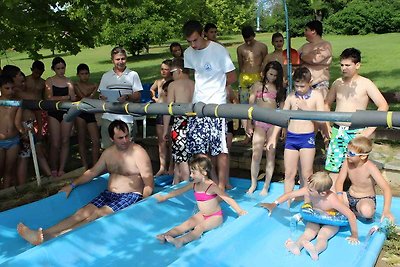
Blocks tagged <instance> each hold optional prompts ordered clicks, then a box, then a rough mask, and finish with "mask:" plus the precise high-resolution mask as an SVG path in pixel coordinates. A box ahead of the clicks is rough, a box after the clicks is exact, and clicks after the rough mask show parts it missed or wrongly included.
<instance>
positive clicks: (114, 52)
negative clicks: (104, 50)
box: [111, 46, 127, 59]
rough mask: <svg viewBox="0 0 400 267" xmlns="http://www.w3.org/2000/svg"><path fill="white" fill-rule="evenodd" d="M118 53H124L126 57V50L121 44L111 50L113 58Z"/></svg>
mask: <svg viewBox="0 0 400 267" xmlns="http://www.w3.org/2000/svg"><path fill="white" fill-rule="evenodd" d="M117 54H124V55H125V57H126V55H127V54H126V50H125V49H124V48H123V47H121V46H116V47H114V48H113V49H112V50H111V58H112V59H113V58H114V56H115V55H117Z"/></svg>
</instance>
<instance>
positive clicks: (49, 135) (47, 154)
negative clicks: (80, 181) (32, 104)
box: [0, 57, 100, 188]
mask: <svg viewBox="0 0 400 267" xmlns="http://www.w3.org/2000/svg"><path fill="white" fill-rule="evenodd" d="M65 68H66V63H65V61H64V60H63V59H62V58H61V57H55V58H54V59H53V61H52V65H51V69H52V70H53V71H54V72H55V75H54V76H52V77H49V78H48V79H46V80H44V79H42V78H41V76H42V74H43V72H44V69H45V66H44V64H43V62H41V61H35V62H33V64H32V68H31V70H32V74H31V75H29V76H27V77H25V75H24V74H23V72H22V71H21V70H20V69H19V68H18V67H17V66H14V65H6V66H4V68H3V69H2V72H1V76H0V87H1V88H0V89H1V96H0V99H1V100H5V101H9V100H43V99H45V100H55V101H60V102H62V101H75V100H80V99H81V98H83V97H91V96H93V94H94V93H95V92H96V89H97V85H96V84H93V83H91V82H90V81H89V75H90V73H89V67H88V66H87V65H86V64H80V65H79V66H78V67H77V75H78V78H79V79H78V81H77V82H75V83H73V82H72V81H71V80H70V79H68V78H67V77H66V76H65ZM0 112H2V114H5V116H4V119H3V120H2V122H1V124H0V177H3V179H2V182H1V184H0V188H7V187H9V186H11V185H21V184H24V183H25V182H26V179H27V176H28V171H27V170H28V159H29V157H31V156H32V150H31V145H34V146H35V150H36V154H37V159H38V163H39V166H40V169H41V171H42V173H43V174H44V175H46V176H52V177H60V176H62V175H63V174H64V169H65V165H66V162H67V159H68V155H69V149H70V147H69V140H70V137H71V130H72V126H73V123H72V122H67V121H65V120H64V114H65V112H64V111H59V110H55V111H48V112H46V111H32V110H29V109H22V108H18V107H10V106H7V105H5V106H0ZM76 126H77V130H78V140H79V152H80V154H81V159H82V165H83V166H84V168H85V169H88V168H89V165H90V164H89V160H88V157H87V155H86V153H87V150H86V136H87V134H86V129H88V132H89V135H90V139H91V142H92V162H96V161H97V159H98V158H99V156H100V145H99V134H98V127H97V122H96V119H95V116H94V114H88V113H82V114H81V115H80V116H79V117H78V118H77V119H76ZM29 134H31V135H32V136H33V137H34V138H33V139H34V143H33V144H31V143H30V141H29V138H28V135H29ZM47 143H48V144H49V148H48V147H47ZM15 177H17V179H15Z"/></svg>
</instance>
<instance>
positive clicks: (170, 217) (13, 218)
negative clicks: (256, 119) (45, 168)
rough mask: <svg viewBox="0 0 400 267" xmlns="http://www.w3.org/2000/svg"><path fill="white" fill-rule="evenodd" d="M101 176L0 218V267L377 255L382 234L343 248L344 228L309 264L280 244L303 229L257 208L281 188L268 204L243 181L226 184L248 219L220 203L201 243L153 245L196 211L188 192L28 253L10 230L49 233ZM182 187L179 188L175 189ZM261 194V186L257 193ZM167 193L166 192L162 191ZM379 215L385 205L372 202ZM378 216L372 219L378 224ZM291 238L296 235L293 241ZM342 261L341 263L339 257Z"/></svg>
mask: <svg viewBox="0 0 400 267" xmlns="http://www.w3.org/2000/svg"><path fill="white" fill-rule="evenodd" d="M106 178H107V176H103V177H100V178H99V179H97V180H95V181H93V182H92V183H90V184H87V185H84V186H80V187H78V188H77V190H76V191H75V190H74V192H73V194H71V196H70V199H68V200H66V199H65V195H64V194H62V193H61V194H57V195H55V196H51V197H49V198H46V199H43V200H40V201H38V202H35V203H31V204H28V205H25V206H22V207H18V208H15V209H12V210H9V211H5V212H2V213H0V264H3V265H4V266H27V265H28V266H97V265H98V266H115V265H118V266H168V265H171V266H189V265H190V266H265V265H268V266H296V267H297V266H299V264H303V265H304V266H332V264H334V265H339V264H342V265H343V266H373V265H374V263H375V261H376V259H377V257H378V255H379V252H380V250H381V248H382V245H383V241H384V240H385V235H384V234H383V233H379V232H378V233H375V234H374V235H373V236H372V237H371V238H370V239H369V241H368V242H364V241H365V239H366V236H367V233H368V231H369V229H370V228H371V227H372V226H373V225H374V224H364V223H361V222H358V226H359V235H360V240H361V242H362V244H361V245H359V246H351V245H348V244H347V242H346V241H345V237H346V236H348V235H349V231H348V230H347V229H343V230H341V232H340V233H339V234H338V235H336V236H335V237H334V238H332V239H331V240H330V241H329V245H328V249H327V250H326V251H325V252H323V253H322V254H321V255H320V260H319V261H318V262H313V261H312V260H311V259H310V257H309V256H308V255H307V254H306V253H305V252H304V251H303V252H302V254H301V255H300V256H294V255H291V254H290V253H288V252H287V251H286V249H285V247H284V242H285V240H286V239H287V238H288V237H290V236H291V235H292V238H297V237H298V236H299V235H300V234H301V232H302V230H303V229H304V225H303V224H301V223H300V225H299V226H298V230H297V231H296V232H295V233H294V234H292V233H291V232H290V229H289V220H290V218H291V216H292V215H293V214H295V213H297V211H298V207H299V205H297V207H294V208H293V209H291V210H290V211H289V210H288V209H287V208H285V207H286V205H281V206H280V207H279V208H278V209H277V210H276V212H274V214H273V216H271V217H269V216H268V215H267V212H266V211H265V210H264V209H262V208H259V207H257V206H256V204H257V203H259V202H260V201H273V200H275V199H276V197H277V196H279V195H280V194H281V193H282V192H283V185H282V184H278V183H273V184H271V190H270V193H269V195H268V196H267V197H261V196H259V195H258V193H259V191H256V193H255V194H253V196H248V195H246V194H245V191H246V189H247V188H248V186H249V180H244V179H231V181H232V182H231V183H232V184H233V186H234V187H235V188H234V189H233V190H229V191H228V193H229V194H230V195H231V196H232V197H233V198H234V199H235V200H236V201H237V202H238V203H239V204H240V205H241V206H242V207H243V208H244V209H246V210H247V211H248V212H249V214H248V215H246V216H243V217H240V218H237V216H236V214H235V212H234V211H233V210H232V209H231V208H230V207H229V206H228V205H226V204H222V208H223V211H224V224H223V225H222V226H221V227H219V228H217V229H214V230H212V231H209V232H207V233H206V234H204V235H203V237H202V238H201V239H199V240H196V241H193V242H191V243H189V244H187V245H186V246H184V247H183V248H181V249H175V247H173V246H172V245H170V244H160V243H159V242H158V240H157V239H156V238H155V235H156V234H159V233H162V232H164V231H166V230H168V229H169V228H171V227H173V226H175V225H177V224H179V223H181V222H183V221H184V220H186V219H187V218H188V217H190V216H191V215H192V214H194V213H195V212H196V209H195V202H194V199H193V193H192V192H187V193H185V194H183V195H181V196H179V197H177V198H174V199H170V200H168V201H166V202H164V203H156V200H155V199H154V198H153V197H150V198H147V199H145V200H143V201H141V202H139V203H137V204H135V205H133V206H131V207H129V208H127V209H125V210H123V211H120V212H117V213H115V214H112V215H110V216H107V217H104V218H101V219H98V220H97V221H95V222H92V223H89V224H87V225H85V226H83V227H80V228H78V229H76V230H74V231H71V232H69V233H67V234H65V235H63V236H60V237H58V238H55V239H53V240H50V241H48V242H45V243H44V244H42V245H40V246H36V247H33V246H31V245H29V244H27V243H26V242H25V241H24V240H22V239H21V238H20V237H19V236H18V234H17V232H16V230H15V227H16V225H17V223H18V222H20V221H22V222H24V223H25V224H27V225H28V226H29V227H32V228H38V227H44V228H46V227H48V226H50V225H52V224H54V223H55V222H57V221H59V220H60V219H62V218H64V217H65V216H69V215H71V214H72V213H73V212H74V211H75V210H76V209H78V208H80V207H81V206H83V205H84V204H86V203H87V202H88V201H90V199H92V198H93V197H94V196H95V195H97V194H98V193H99V192H100V191H102V190H103V189H104V188H105V187H106V183H107V180H106ZM180 186H182V185H181V184H180V185H178V187H180ZM259 188H261V186H260V187H259ZM165 190H166V191H168V190H170V189H169V188H166V189H165ZM377 201H378V208H377V210H378V211H379V212H380V211H381V210H382V204H383V199H382V197H380V196H378V198H377ZM399 205H400V200H399V199H398V198H394V199H393V202H392V207H393V208H392V211H393V212H395V216H396V218H400V210H399V209H396V208H395V207H399ZM379 216H380V214H379V213H378V214H377V215H376V217H377V218H378V217H379ZM293 235H294V236H293ZM338 255H340V257H339V256H338Z"/></svg>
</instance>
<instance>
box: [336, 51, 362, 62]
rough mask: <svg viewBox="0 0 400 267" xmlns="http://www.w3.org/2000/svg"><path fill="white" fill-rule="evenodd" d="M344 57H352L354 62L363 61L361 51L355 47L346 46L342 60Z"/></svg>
mask: <svg viewBox="0 0 400 267" xmlns="http://www.w3.org/2000/svg"><path fill="white" fill-rule="evenodd" d="M342 59H351V61H353V63H355V64H357V63H359V62H361V51H360V50H358V49H356V48H354V47H351V48H346V49H345V50H343V52H342V53H341V54H340V60H342Z"/></svg>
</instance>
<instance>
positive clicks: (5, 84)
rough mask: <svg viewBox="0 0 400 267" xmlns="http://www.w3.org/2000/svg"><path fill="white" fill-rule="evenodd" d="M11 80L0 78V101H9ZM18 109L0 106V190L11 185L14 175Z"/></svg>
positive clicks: (12, 92)
mask: <svg viewBox="0 0 400 267" xmlns="http://www.w3.org/2000/svg"><path fill="white" fill-rule="evenodd" d="M13 87H14V82H13V79H12V78H11V77H9V76H5V75H1V76H0V91H1V95H0V101H1V100H10V99H12V97H13V94H14V91H13ZM17 110H18V107H7V106H0V113H1V116H2V120H1V122H0V177H3V183H2V184H1V183H0V189H2V188H7V187H9V186H10V185H11V181H12V179H13V177H15V175H14V170H15V163H16V162H17V156H18V152H19V142H20V139H19V135H18V130H17V128H16V127H15V123H14V120H15V115H16V113H17Z"/></svg>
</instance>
